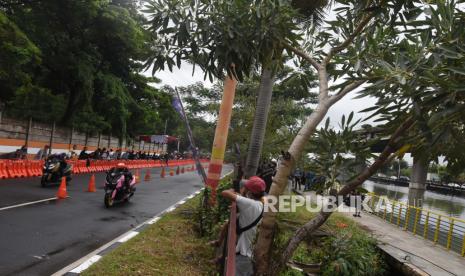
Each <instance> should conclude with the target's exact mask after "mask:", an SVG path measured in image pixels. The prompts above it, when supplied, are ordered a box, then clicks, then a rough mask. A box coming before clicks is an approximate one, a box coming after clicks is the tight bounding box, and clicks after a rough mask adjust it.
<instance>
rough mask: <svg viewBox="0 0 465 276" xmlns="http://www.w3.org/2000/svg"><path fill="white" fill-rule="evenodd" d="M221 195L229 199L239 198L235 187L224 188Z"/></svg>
mask: <svg viewBox="0 0 465 276" xmlns="http://www.w3.org/2000/svg"><path fill="white" fill-rule="evenodd" d="M221 195H222V196H223V197H224V198H227V199H229V200H231V201H236V198H237V194H236V192H235V191H234V189H229V190H224V191H222V192H221Z"/></svg>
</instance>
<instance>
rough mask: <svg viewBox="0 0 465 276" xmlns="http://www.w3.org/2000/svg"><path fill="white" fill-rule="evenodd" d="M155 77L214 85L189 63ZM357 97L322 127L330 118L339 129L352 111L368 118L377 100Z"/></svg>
mask: <svg viewBox="0 0 465 276" xmlns="http://www.w3.org/2000/svg"><path fill="white" fill-rule="evenodd" d="M149 72H151V71H149ZM149 74H150V73H149ZM155 76H156V77H157V78H159V79H160V80H161V83H160V84H158V85H157V86H158V87H160V86H163V85H169V86H173V87H174V86H187V85H190V84H194V83H196V82H203V83H204V85H205V86H207V87H208V86H211V85H212V83H211V82H210V81H209V80H208V79H207V80H204V79H203V73H202V71H201V70H200V68H196V71H195V73H194V75H192V65H191V64H188V63H183V64H181V69H178V68H174V69H173V72H170V71H169V70H168V69H166V70H165V71H161V72H157V73H156V74H155ZM356 95H357V93H356V91H354V92H352V93H351V94H349V95H347V96H345V97H344V98H342V99H341V100H340V101H339V102H337V103H336V104H334V105H333V106H332V107H331V109H330V110H329V112H328V114H327V116H326V117H325V118H324V120H323V121H322V123H321V124H320V125H323V124H324V122H325V121H326V118H327V117H329V118H330V121H331V126H333V127H335V128H338V122H340V120H341V117H342V115H346V117H347V116H348V115H349V113H350V112H351V111H354V119H359V118H362V119H363V118H366V117H367V114H365V113H359V111H360V110H363V109H365V108H367V107H369V106H372V105H374V104H375V100H374V99H373V98H362V99H354V97H355V96H356ZM368 123H371V122H368Z"/></svg>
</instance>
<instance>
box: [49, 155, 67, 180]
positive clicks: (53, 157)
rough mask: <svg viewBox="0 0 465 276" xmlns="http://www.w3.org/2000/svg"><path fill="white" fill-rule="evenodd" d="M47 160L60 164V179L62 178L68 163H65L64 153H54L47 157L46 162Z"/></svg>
mask: <svg viewBox="0 0 465 276" xmlns="http://www.w3.org/2000/svg"><path fill="white" fill-rule="evenodd" d="M48 160H57V161H58V162H60V167H59V169H60V177H61V176H63V175H64V171H65V169H66V167H67V166H68V163H66V153H54V154H52V155H50V156H49V157H47V161H48Z"/></svg>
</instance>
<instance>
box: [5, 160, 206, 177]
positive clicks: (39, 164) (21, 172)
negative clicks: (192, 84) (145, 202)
mask: <svg viewBox="0 0 465 276" xmlns="http://www.w3.org/2000/svg"><path fill="white" fill-rule="evenodd" d="M67 162H68V163H69V164H71V165H72V166H73V173H74V174H81V173H96V172H103V171H107V170H109V169H110V168H112V167H115V166H116V165H117V164H118V163H121V162H123V163H125V164H126V165H127V166H128V168H129V169H142V168H163V169H162V170H163V173H162V174H163V176H165V171H164V170H165V169H169V173H170V175H172V174H173V175H174V173H176V174H179V173H183V171H184V167H185V166H187V169H186V171H190V170H192V169H193V168H194V167H195V165H194V160H191V159H188V160H170V161H169V162H168V165H169V166H168V167H166V166H165V165H166V163H165V161H162V160H90V161H87V160H68V161H67ZM201 162H203V163H204V162H209V160H208V159H202V160H201ZM43 166H44V161H43V160H0V179H6V178H21V177H37V176H41V175H42V171H43ZM176 167H177V168H176ZM189 167H191V169H190V170H189ZM174 168H176V169H174ZM180 170H181V171H180ZM166 173H168V172H166ZM163 176H162V177H163Z"/></svg>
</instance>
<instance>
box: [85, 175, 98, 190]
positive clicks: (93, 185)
mask: <svg viewBox="0 0 465 276" xmlns="http://www.w3.org/2000/svg"><path fill="white" fill-rule="evenodd" d="M87 191H88V192H89V193H95V192H96V191H97V190H96V189H95V174H92V176H91V177H90V181H89V187H88V188H87Z"/></svg>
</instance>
